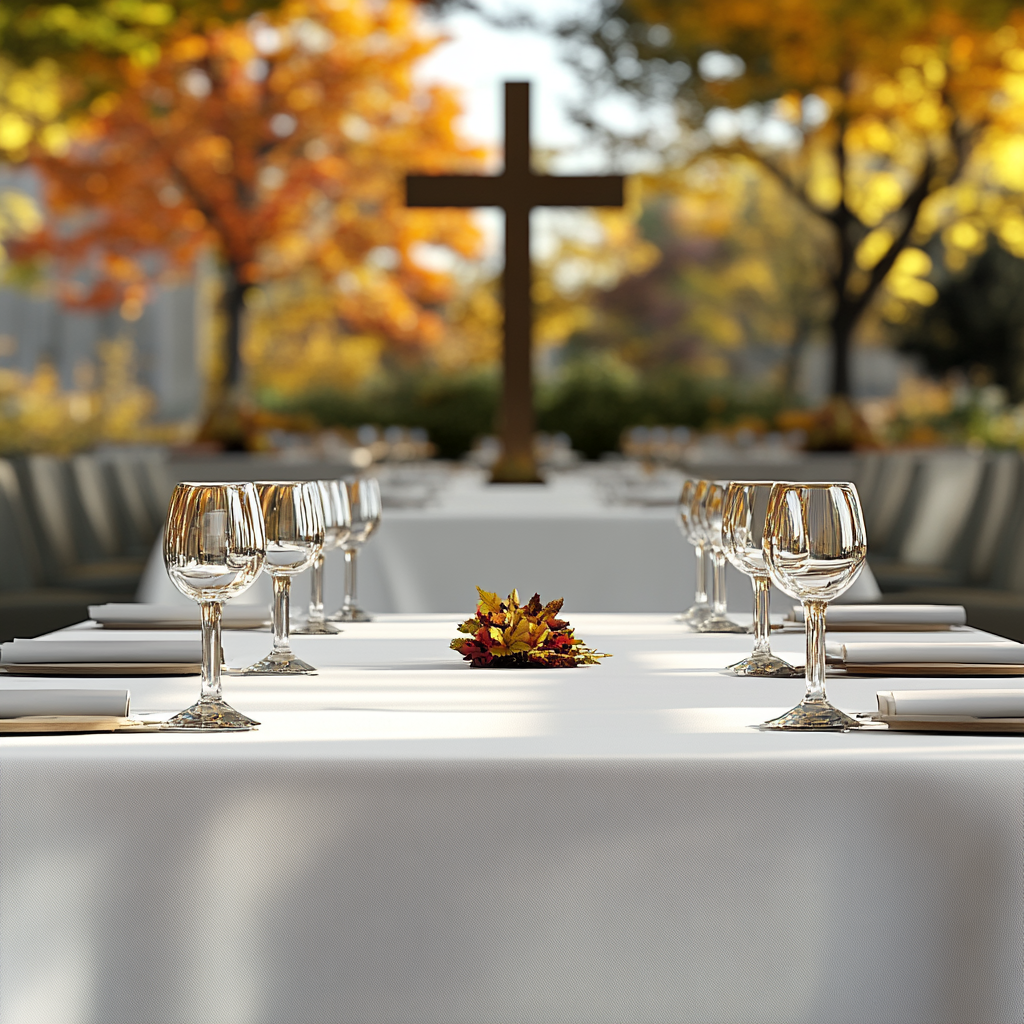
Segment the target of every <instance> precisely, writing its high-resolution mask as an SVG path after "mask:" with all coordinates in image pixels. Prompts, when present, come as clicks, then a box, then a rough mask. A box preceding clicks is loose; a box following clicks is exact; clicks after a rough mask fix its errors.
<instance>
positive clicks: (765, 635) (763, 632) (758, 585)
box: [751, 576, 772, 654]
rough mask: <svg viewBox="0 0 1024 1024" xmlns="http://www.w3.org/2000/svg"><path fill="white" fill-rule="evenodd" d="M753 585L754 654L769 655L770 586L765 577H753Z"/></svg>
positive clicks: (770, 650)
mask: <svg viewBox="0 0 1024 1024" xmlns="http://www.w3.org/2000/svg"><path fill="white" fill-rule="evenodd" d="M751 582H752V583H753V584H754V654H771V653H772V647H771V635H772V625H771V619H770V618H769V615H768V612H769V598H770V597H771V589H772V584H771V580H770V579H769V578H768V577H767V576H753V577H752V578H751Z"/></svg>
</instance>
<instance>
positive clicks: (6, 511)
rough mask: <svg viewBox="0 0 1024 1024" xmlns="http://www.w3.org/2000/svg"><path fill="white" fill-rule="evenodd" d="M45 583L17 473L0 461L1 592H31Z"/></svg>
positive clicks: (5, 462) (8, 463)
mask: <svg viewBox="0 0 1024 1024" xmlns="http://www.w3.org/2000/svg"><path fill="white" fill-rule="evenodd" d="M44 582H45V575H44V573H43V565H42V560H41V559H40V557H39V549H38V548H37V546H36V538H35V535H34V533H33V531H32V523H31V521H30V519H29V515H28V511H27V510H26V508H25V502H24V499H23V496H22V493H21V484H20V483H19V481H18V474H17V472H16V471H15V468H14V466H13V465H11V463H10V462H9V461H8V460H7V459H0V591H4V592H10V591H19V590H32V589H34V588H36V587H39V586H41V585H42V584H43V583H44Z"/></svg>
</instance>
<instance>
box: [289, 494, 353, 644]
mask: <svg viewBox="0 0 1024 1024" xmlns="http://www.w3.org/2000/svg"><path fill="white" fill-rule="evenodd" d="M316 489H317V492H318V493H319V495H320V506H321V509H322V510H323V514H324V546H323V550H322V551H321V552H320V554H319V555H317V556H316V558H314V559H313V569H312V575H311V578H310V586H309V615H308V616H307V618H306V621H305V622H304V623H303V624H302V625H300V626H294V627H292V629H291V632H292V633H293V634H297V635H299V636H333V635H335V634H337V633H340V632H341V630H340V629H338V627H337V626H335V625H334V623H333V622H328V621H327V620H326V618H325V617H324V554H325V553H326V552H328V551H333V550H334V548H336V547H338V546H339V545H340V544H343V543H344V542H345V541H346V540H347V539H348V535H349V533H350V531H351V529H352V512H351V510H350V509H349V507H348V491H347V490H346V489H345V482H344V481H343V480H317V481H316Z"/></svg>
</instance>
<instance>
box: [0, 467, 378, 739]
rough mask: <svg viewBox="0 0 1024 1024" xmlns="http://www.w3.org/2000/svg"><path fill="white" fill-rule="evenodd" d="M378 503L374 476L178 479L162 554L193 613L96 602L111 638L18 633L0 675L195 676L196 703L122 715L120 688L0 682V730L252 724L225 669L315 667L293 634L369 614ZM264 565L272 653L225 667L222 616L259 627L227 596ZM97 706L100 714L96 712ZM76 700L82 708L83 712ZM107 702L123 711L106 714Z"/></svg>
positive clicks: (323, 632) (308, 670)
mask: <svg viewBox="0 0 1024 1024" xmlns="http://www.w3.org/2000/svg"><path fill="white" fill-rule="evenodd" d="M350 497H351V501H350ZM380 504H381V503H380V491H379V487H378V485H377V481H376V480H374V479H372V478H367V479H363V480H358V481H352V482H346V481H343V480H321V481H314V482H303V481H288V482H270V483H221V484H218V483H194V484H188V483H186V484H179V485H178V486H177V487H176V488H175V490H174V493H173V495H172V496H171V500H170V504H169V507H168V512H167V519H166V523H165V526H164V542H163V560H164V563H165V566H166V571H167V576H168V578H169V580H170V582H171V583H172V584H173V585H174V587H175V588H176V589H177V590H178V591H179V592H180V593H182V594H183V595H184V596H186V597H188V598H189V599H190V600H193V601H195V602H196V604H197V606H198V608H197V612H198V614H196V615H192V614H189V613H187V611H185V610H183V609H180V608H178V607H176V606H164V605H138V604H135V605H123V604H122V605H118V604H107V605H100V606H93V607H92V608H91V609H90V610H91V611H93V612H95V613H96V615H95V617H94V619H93V622H94V624H95V625H98V626H99V627H101V629H102V631H103V632H104V633H107V634H108V635H110V636H111V638H110V639H106V638H102V639H101V638H98V637H96V636H94V635H88V631H82V630H71V631H65V632H63V633H60V634H56V635H54V636H52V637H44V638H40V639H34V640H30V639H18V640H14V641H12V642H9V643H5V644H2V645H0V674H4V675H10V676H15V677H27V678H41V677H64V678H71V677H116V676H123V677H140V678H141V677H174V676H177V677H185V676H190V675H198V676H200V677H201V686H200V696H199V700H198V701H197V702H196V703H195V704H194V705H192V706H191V707H189V708H187V709H186V710H184V711H182V712H180V713H179V714H177V715H173V716H171V717H169V718H167V717H166V716H163V717H160V716H154V715H147V716H145V720H143V719H140V718H138V717H129V714H128V703H129V700H130V695H129V691H127V690H125V691H106V690H103V691H100V690H96V691H86V690H44V689H41V688H33V689H32V690H24V691H22V690H12V689H7V690H3V691H0V697H8V698H10V700H11V701H12V703H11V704H10V707H9V708H7V709H6V711H5V706H3V705H0V733H4V732H9V733H26V732H33V731H42V732H54V731H57V732H64V731H68V732H90V731H95V732H110V731H140V730H144V731H156V730H164V731H180V730H202V731H248V730H251V729H254V728H256V727H257V726H258V725H259V722H258V721H256V720H255V719H253V718H250V717H249V716H247V715H244V714H241V713H240V712H238V711H236V710H235V709H234V708H232V707H231V706H230V705H229V704H228V703H227V702H226V701H225V700H224V698H223V694H222V690H223V680H224V678H225V677H228V676H245V677H263V676H266V677H277V676H298V675H316V674H317V669H316V668H315V667H314V666H312V665H310V664H308V663H307V662H305V661H303V660H302V659H300V658H298V657H297V656H296V655H295V653H294V652H293V651H292V649H291V644H290V636H291V634H292V633H293V632H294V633H295V634H296V635H302V636H329V637H337V636H339V635H340V634H341V632H342V630H341V628H340V627H339V626H337V625H335V624H334V623H333V622H332V621H330V620H332V619H333V620H336V621H364V622H369V621H371V617H370V616H369V615H368V614H367V613H366V612H365V611H363V610H362V609H361V608H360V607H359V605H358V601H357V597H356V573H355V557H356V552H357V551H358V549H359V548H360V547H362V546H363V545H364V544H365V543H366V541H367V540H368V539H369V537H370V535H371V534H372V533H373V531H374V530H375V529H376V527H377V525H378V524H379V522H380V512H381V507H380ZM352 508H354V509H355V510H356V515H355V518H354V519H353V516H352V513H351V509H352ZM337 547H342V548H344V551H345V568H346V572H345V601H344V603H343V605H342V607H341V608H339V609H338V611H337V612H335V613H334V614H333V615H331V616H329V617H328V616H327V615H325V611H324V604H323V573H324V553H325V551H328V550H333V549H334V548H337ZM311 567H312V582H311V600H310V607H309V612H308V615H307V616H306V618H305V619H304V620H303V621H302V622H300V623H298V624H297V625H295V626H294V627H293V626H292V624H291V614H290V590H291V581H292V579H293V578H294V577H295V576H296V575H297V574H299V573H301V572H304V571H305V570H306V569H309V568H311ZM264 572H265V573H266V574H267V575H269V576H270V577H271V580H272V584H273V594H274V599H273V603H272V606H271V616H270V622H269V626H270V631H271V634H272V646H271V650H270V652H269V653H268V654H267V655H266V656H265V657H264V658H261V659H260V660H258V661H257V662H255V663H254V664H252V665H249V666H247V667H243V668H237V669H229V668H226V667H225V665H224V652H223V645H222V633H223V630H224V628H225V624H226V623H227V624H230V627H233V628H234V629H236V630H247V631H257V630H261V629H263V628H265V625H264V623H265V620H264V616H263V615H262V613H260V612H259V611H258V610H256V609H253V608H251V607H248V606H245V605H241V606H239V605H235V606H232V605H230V604H228V602H229V601H231V600H232V599H234V598H237V597H239V596H240V595H242V594H244V593H245V592H246V591H247V590H248V589H249V588H250V587H251V586H252V585H253V584H254V583H255V581H256V580H257V578H258V577H259V576H260V574H261V573H264ZM193 625H195V626H198V627H199V629H200V634H201V635H200V638H198V639H192V638H184V637H183V638H169V637H168V638H162V637H157V638H147V639H134V638H130V637H129V638H126V637H120V638H114V637H113V632H114V631H115V630H125V631H128V632H131V631H139V630H143V629H149V630H161V631H170V630H176V631H180V630H187V629H189V627H191V626H193ZM84 694H92V695H93V696H94V697H95V701H94V702H93V704H90V703H88V701H86V703H85V704H84V705H83V703H82V700H84V699H85V698H84V697H82V695H84ZM22 695H26V696H24V697H23V696H22ZM33 695H34V696H33ZM122 697H123V706H122ZM22 700H25V701H27V702H28V703H27V704H25V705H24V706H25V707H30V708H32V709H33V710H32V711H31V712H25V713H24V714H15V713H13V712H11V710H10V709H20V708H21V707H22V705H21V704H20V703H19V701H22ZM96 701H98V702H99V703H96ZM111 701H112V702H113V703H111ZM94 705H95V707H96V708H99V709H101V710H102V713H100V711H99V710H97V711H95V712H94V710H93V707H94ZM83 707H87V708H88V709H89V710H86V711H83V710H82V708H83ZM111 708H116V710H118V711H119V713H118V714H112V713H108V712H109V711H110V709H111ZM40 709H43V710H40ZM8 712H10V713H8Z"/></svg>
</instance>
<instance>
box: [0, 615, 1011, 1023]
mask: <svg viewBox="0 0 1024 1024" xmlns="http://www.w3.org/2000/svg"><path fill="white" fill-rule="evenodd" d="M457 618H458V617H457V616H455V615H421V616H400V615H392V616H384V617H381V619H380V620H378V621H375V622H372V623H366V624H356V625H351V626H347V627H346V631H345V633H344V634H343V635H342V636H340V637H336V638H335V637H331V638H319V637H310V638H296V639H295V641H294V643H295V647H296V650H297V651H298V653H299V654H300V655H301V656H302V657H304V658H306V659H307V660H309V661H311V662H313V663H315V664H317V665H319V666H320V667H321V669H322V670H321V672H320V674H319V675H317V676H314V677H306V678H292V679H283V680H277V679H272V678H267V677H262V678H259V677H248V678H234V677H232V678H229V679H228V680H227V681H226V694H225V695H226V696H227V698H228V699H229V700H230V701H231V702H232V703H234V705H235V706H236V707H238V708H239V709H241V710H243V711H246V712H248V713H250V714H254V715H255V716H256V717H258V718H259V719H260V720H261V722H262V723H263V724H262V726H261V727H260V729H259V730H258V731H255V732H251V733H242V734H220V735H199V736H196V735H188V734H183V733H159V734H118V735H82V736H36V737H28V736H24V737H5V738H2V739H0V844H2V846H0V911H2V913H0V1022H3V1024H34V1022H38V1024H55V1022H62V1024H79V1022H80V1024H86V1022H96V1024H119V1022H145V1024H177V1022H189V1024H192V1022H202V1024H233V1022H246V1024H249V1022H253V1024H255V1022H267V1024H305V1022H331V1024H337V1022H346V1024H347V1022H352V1024H371V1022H387V1024H391V1022H394V1024H433V1022H445V1024H463V1022H464V1024H504V1022H530V1024H534V1022H536V1024H560V1022H566V1024H569V1022H581V1024H583V1022H586V1024H603V1022H608V1024H613V1022H614V1024H628V1022H659V1024H666V1022H676V1021H678V1022H697V1021H701V1022H703V1021H721V1022H731V1024H735V1022H754V1021H772V1022H780V1021H793V1022H831V1021H836V1022H859V1024H870V1022H875V1021H877V1022H885V1024H899V1022H921V1024H936V1022H940V1021H964V1022H975V1024H977V1022H981V1021H985V1022H1008V1021H1019V1020H1021V1019H1022V1017H1024V970H1022V967H1024V888H1022V886H1024V870H1022V869H1024V774H1022V766H1024V738H1022V737H1012V736H981V735H975V736H949V735H924V734H908V733H900V734H898V733H885V732H862V733H851V734H817V735H808V734H798V733H783V734H778V733H763V732H759V731H758V730H757V729H755V728H752V726H754V725H755V724H756V723H758V722H760V721H762V720H764V719H765V718H767V717H768V716H770V715H772V714H774V713H776V712H778V711H781V710H783V709H785V708H786V707H788V706H790V705H791V704H792V703H793V702H794V701H795V700H796V698H797V697H798V696H799V693H800V681H799V680H795V681H794V680H782V681H754V680H747V679H738V678H735V677H732V676H729V675H726V674H723V673H721V672H720V671H719V670H720V668H721V667H722V666H723V665H724V664H726V663H727V662H728V661H730V660H733V659H734V658H736V657H738V656H739V655H740V654H742V653H743V652H744V651H745V650H746V649H748V646H749V643H750V637H749V636H694V635H692V634H685V633H683V632H681V631H680V628H679V627H678V626H676V625H675V624H674V623H672V621H671V618H670V617H669V616H667V615H649V614H648V615H639V614H636V615H625V614H619V615H616V614H589V615H584V614H581V615H577V616H574V617H573V619H574V625H576V627H577V632H578V634H579V635H580V636H581V637H583V638H584V639H585V640H587V641H588V642H590V643H591V644H592V645H593V646H595V647H597V648H598V649H600V650H603V651H608V652H611V653H612V654H613V655H614V657H613V658H611V659H608V660H607V661H605V662H604V663H603V664H601V665H600V666H595V667H591V668H585V669H577V670H570V671H551V670H548V671H544V670H534V671H508V670H505V671H502V670H476V669H471V668H469V667H468V666H467V665H465V664H464V663H462V662H460V661H459V660H458V658H457V656H456V655H455V654H454V652H451V651H448V650H447V649H446V647H447V642H448V640H449V639H450V638H451V637H452V636H453V635H454V632H453V625H454V623H455V621H457ZM971 632H972V633H973V631H971ZM96 634H99V635H102V636H104V637H106V638H109V637H110V636H111V633H110V632H109V631H103V632H102V633H101V631H99V630H98V629H90V627H89V626H86V625H83V626H80V627H74V628H73V629H71V630H68V631H65V632H64V633H62V634H58V635H61V636H68V637H79V638H80V637H82V636H86V635H96ZM145 635H147V634H140V633H133V634H132V636H133V637H134V638H136V639H137V638H139V637H140V636H145ZM154 635H155V634H154ZM160 635H161V636H164V637H169V636H172V635H175V634H170V633H161V634H160ZM974 635H977V634H974ZM830 638H831V639H838V640H843V639H844V638H845V639H864V634H856V635H854V634H850V635H848V636H846V635H844V634H841V633H839V634H834V635H830ZM889 638H891V639H907V640H911V639H916V640H919V641H922V642H932V641H934V642H942V641H943V640H946V639H950V638H953V639H963V638H964V637H963V634H962V633H961V634H952V633H951V634H930V635H927V636H922V635H921V634H907V635H902V634H893V635H890V637H889ZM268 644H269V635H268V634H267V633H265V632H262V633H257V632H252V633H249V632H228V633H225V643H224V646H225V653H226V658H227V660H228V662H229V664H231V665H235V666H240V665H244V664H246V663H248V662H250V661H252V660H254V659H255V658H256V657H257V656H258V655H260V654H262V653H264V652H265V649H266V648H267V646H268ZM802 644H803V637H802V635H800V634H790V633H785V634H780V635H778V636H776V637H775V638H774V646H775V648H776V649H777V650H778V651H779V652H781V653H783V654H790V655H793V656H795V657H797V658H799V657H800V653H801V651H802ZM1014 682H1015V681H1013V680H997V681H996V682H994V683H993V682H992V681H991V680H982V679H975V680H956V681H955V682H953V683H950V681H948V680H947V681H945V682H940V683H938V684H936V682H935V681H934V680H929V679H905V680H899V681H895V680H879V679H854V678H835V679H833V680H830V684H829V688H830V696H831V697H832V698H833V699H834V700H835V702H836V703H837V704H839V705H840V706H841V707H843V708H844V709H846V710H860V709H868V708H871V707H872V706H873V705H874V693H875V690H876V689H881V688H886V689H891V688H894V687H898V688H912V687H929V686H934V685H957V686H989V685H996V686H1004V685H1013V684H1014ZM4 685H10V686H18V685H39V686H54V685H60V686H71V685H81V686H90V687H93V686H103V685H108V686H118V685H123V681H119V680H106V681H97V680H94V679H80V680H76V681H69V680H63V679H62V680H60V682H59V683H55V682H54V681H53V680H50V681H45V680H38V681H36V682H35V683H30V682H27V681H25V680H15V679H14V678H11V679H10V680H5V681H4ZM197 685H198V684H197V679H196V677H189V678H172V679H159V678H135V679H131V680H130V686H131V690H132V702H133V709H134V710H136V711H140V712H143V711H154V712H159V711H175V710H178V709H179V708H181V707H184V706H185V705H186V704H188V703H190V702H191V701H192V700H193V699H194V696H195V691H196V688H197Z"/></svg>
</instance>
